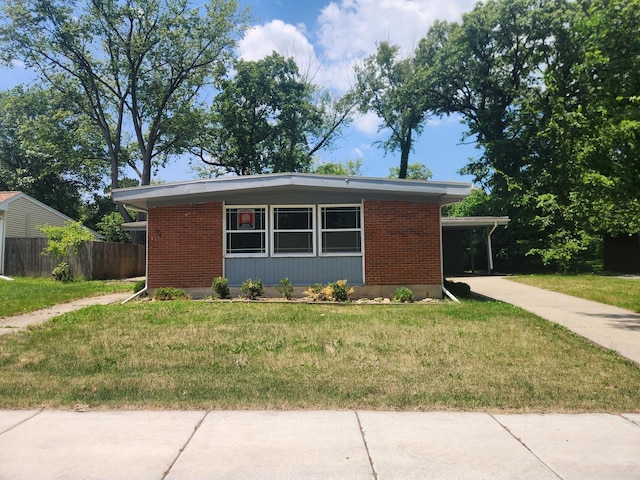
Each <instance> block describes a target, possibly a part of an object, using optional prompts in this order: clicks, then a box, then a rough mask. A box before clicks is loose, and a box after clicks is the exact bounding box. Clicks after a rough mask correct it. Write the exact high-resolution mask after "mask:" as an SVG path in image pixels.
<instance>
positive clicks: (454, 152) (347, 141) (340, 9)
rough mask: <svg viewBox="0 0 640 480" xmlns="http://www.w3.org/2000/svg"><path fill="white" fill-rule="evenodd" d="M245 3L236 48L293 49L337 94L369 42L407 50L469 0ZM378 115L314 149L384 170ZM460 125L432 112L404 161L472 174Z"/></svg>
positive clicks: (10, 79)
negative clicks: (248, 23) (247, 13)
mask: <svg viewBox="0 0 640 480" xmlns="http://www.w3.org/2000/svg"><path fill="white" fill-rule="evenodd" d="M240 3H241V4H242V5H244V6H247V7H249V8H250V10H251V14H252V17H253V19H254V20H253V22H252V27H251V28H250V29H249V30H248V32H247V33H246V35H245V37H244V38H243V39H242V41H241V42H240V44H239V48H238V53H239V54H240V56H242V57H243V58H245V59H248V60H257V59H259V58H262V57H264V56H265V55H268V54H270V53H271V52H272V51H273V50H277V51H279V52H280V53H282V54H283V55H287V56H294V57H295V58H296V61H297V63H298V65H299V66H300V68H301V69H302V70H304V71H307V72H309V73H311V75H312V76H313V80H314V82H315V83H317V84H319V85H321V86H323V87H327V88H331V89H333V90H334V91H336V92H337V93H338V94H340V93H343V92H344V91H345V90H346V89H347V88H348V87H349V86H350V85H351V83H352V81H353V74H352V72H353V65H354V64H355V63H356V62H358V61H361V60H362V58H364V57H365V56H366V55H369V54H371V53H372V52H373V51H375V48H376V42H379V41H389V42H391V43H394V44H397V45H399V46H400V47H401V51H402V52H403V54H405V55H408V54H409V53H410V52H412V51H413V49H414V48H415V46H416V45H417V43H418V41H419V40H420V38H422V37H423V36H424V35H425V34H426V32H427V30H428V28H429V26H430V25H431V24H432V23H433V21H434V20H436V19H441V20H450V21H458V20H460V18H461V15H462V14H463V13H464V12H467V11H469V10H471V8H472V7H473V5H474V4H475V3H476V1H475V0H448V1H446V2H445V1H442V0H334V1H333V2H330V1H326V0H240ZM29 80H30V76H29V74H28V72H25V71H23V70H21V69H19V68H14V69H13V70H0V89H6V88H10V87H12V86H15V85H17V84H20V83H23V82H27V81H29ZM377 126H378V120H377V119H376V118H375V117H374V116H372V115H368V116H364V117H360V118H357V119H356V120H355V121H354V123H353V124H352V125H351V126H350V127H349V128H347V129H345V130H344V132H343V136H342V138H341V139H340V140H339V141H338V142H337V144H336V145H335V147H336V148H335V149H333V150H331V151H325V152H322V153H321V154H320V156H321V157H322V161H331V162H344V161H346V160H355V159H358V158H359V159H361V160H362V165H363V167H362V171H363V174H364V175H366V176H373V177H386V176H387V175H388V174H389V168H390V167H393V166H398V164H399V153H390V154H387V155H386V156H385V154H384V152H383V151H382V150H381V149H379V148H377V147H376V146H373V145H372V144H373V143H374V142H375V141H376V140H380V139H384V138H386V136H385V134H384V132H382V133H381V134H378V133H377ZM463 132H464V126H462V125H461V124H460V122H459V120H458V119H456V118H442V119H437V118H436V119H431V120H430V121H429V122H428V123H427V126H426V128H425V129H424V132H423V134H422V135H421V136H420V137H419V139H418V140H417V141H416V142H415V151H414V152H413V153H412V154H411V157H410V163H415V162H419V163H424V164H425V165H427V167H429V169H430V170H431V171H432V172H433V174H434V175H433V179H434V180H441V181H471V178H470V177H463V176H461V175H459V174H458V173H457V172H458V170H459V169H460V168H461V167H463V166H464V165H466V163H467V162H468V159H469V157H475V156H477V155H478V151H477V150H476V149H475V148H474V145H461V136H462V133H463ZM158 177H159V178H160V179H162V180H164V181H180V180H189V179H192V178H194V174H193V173H192V172H191V171H190V169H189V167H185V166H184V163H182V162H181V163H180V164H178V163H174V164H171V165H169V166H168V167H167V168H165V169H164V170H160V172H159V173H158Z"/></svg>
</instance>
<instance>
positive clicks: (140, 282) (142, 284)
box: [133, 280, 147, 293]
mask: <svg viewBox="0 0 640 480" xmlns="http://www.w3.org/2000/svg"><path fill="white" fill-rule="evenodd" d="M146 286H147V282H146V281H144V280H138V281H137V282H136V283H134V284H133V293H138V292H139V291H140V290H142V289H143V288H144V287H146Z"/></svg>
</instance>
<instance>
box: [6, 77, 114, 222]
mask: <svg viewBox="0 0 640 480" xmlns="http://www.w3.org/2000/svg"><path fill="white" fill-rule="evenodd" d="M0 139H2V140H1V141H0V190H15V191H22V192H24V193H26V194H27V195H30V196H32V197H33V198H35V199H37V200H39V201H41V202H42V203H44V204H46V205H48V206H50V207H52V208H54V209H56V210H58V211H60V212H62V213H64V214H66V215H68V216H69V217H72V218H79V217H80V213H81V205H82V197H83V196H85V195H86V194H87V193H88V192H90V191H91V190H93V189H94V188H97V187H98V186H99V185H100V183H101V182H102V178H103V176H104V175H105V174H106V173H107V172H106V168H105V167H106V165H104V163H103V154H102V152H101V149H100V138H99V133H98V132H97V130H95V129H93V128H92V127H91V124H90V119H89V118H88V117H87V116H86V115H84V114H83V112H82V111H81V110H79V109H78V108H77V106H74V105H73V104H70V103H69V101H68V99H67V98H66V97H65V96H64V95H62V94H60V93H59V92H56V91H55V90H53V89H45V88H42V87H39V86H32V87H29V88H26V87H22V86H20V87H16V88H14V89H12V90H6V91H1V92H0Z"/></svg>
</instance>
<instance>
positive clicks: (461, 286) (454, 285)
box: [444, 280, 471, 298]
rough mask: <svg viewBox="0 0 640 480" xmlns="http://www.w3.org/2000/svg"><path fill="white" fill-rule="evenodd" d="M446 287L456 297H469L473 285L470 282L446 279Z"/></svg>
mask: <svg viewBox="0 0 640 480" xmlns="http://www.w3.org/2000/svg"><path fill="white" fill-rule="evenodd" d="M444 288H446V289H447V290H449V292H451V294H452V295H453V296H454V297H458V298H469V297H470V296H471V287H470V286H469V284H468V283H463V282H451V281H449V280H445V281H444Z"/></svg>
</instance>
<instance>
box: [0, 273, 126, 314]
mask: <svg viewBox="0 0 640 480" xmlns="http://www.w3.org/2000/svg"><path fill="white" fill-rule="evenodd" d="M128 291H131V292H132V285H131V284H130V283H125V282H111V281H109V282H102V281H90V282H87V281H82V280H78V281H74V282H71V283H62V282H56V281H55V280H53V279H49V278H24V277H16V278H14V280H13V281H12V282H9V281H6V280H1V279H0V299H1V301H0V318H3V317H9V316H11V315H19V314H21V313H26V312H32V311H34V310H39V309H41V308H46V307H51V306H53V305H56V304H58V303H65V302H70V301H72V300H76V299H78V298H84V297H93V296H96V295H102V294H107V293H115V292H128ZM132 293H133V292H132Z"/></svg>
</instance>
